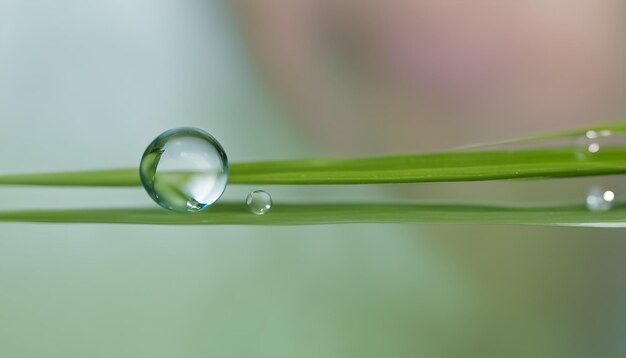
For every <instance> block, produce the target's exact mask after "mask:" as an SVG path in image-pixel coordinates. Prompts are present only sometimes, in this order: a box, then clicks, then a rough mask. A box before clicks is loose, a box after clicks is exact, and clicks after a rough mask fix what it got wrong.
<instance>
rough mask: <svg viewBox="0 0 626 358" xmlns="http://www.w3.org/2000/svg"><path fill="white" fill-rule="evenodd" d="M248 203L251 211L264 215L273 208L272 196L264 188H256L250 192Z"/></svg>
mask: <svg viewBox="0 0 626 358" xmlns="http://www.w3.org/2000/svg"><path fill="white" fill-rule="evenodd" d="M246 205H247V206H248V210H250V212H251V213H253V214H256V215H263V214H265V213H267V212H268V211H269V210H270V209H271V208H272V197H271V196H270V194H269V193H268V192H266V191H263V190H255V191H253V192H251V193H250V194H248V197H247V198H246Z"/></svg>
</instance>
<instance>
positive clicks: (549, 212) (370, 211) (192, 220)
mask: <svg viewBox="0 0 626 358" xmlns="http://www.w3.org/2000/svg"><path fill="white" fill-rule="evenodd" d="M0 222H28V223H99V224H102V223H109V224H150V225H278V226H296V225H323V224H351V223H435V224H437V223H438V224H518V225H546V226H586V227H626V205H625V204H624V203H621V204H619V205H618V206H616V207H615V208H614V209H613V210H610V211H607V212H591V211H588V210H587V209H586V208H585V207H584V205H579V204H559V205H550V206H517V207H516V206H503V205H480V204H451V203H448V204H436V203H435V204H433V203H430V204H374V203H359V204H354V203H352V204H351V203H332V204H279V205H276V206H275V207H274V208H273V209H272V211H271V212H270V213H268V214H266V215H262V216H258V215H253V214H251V213H249V212H248V211H247V209H246V208H245V206H244V205H242V204H241V203H218V204H216V205H214V206H212V207H211V208H209V209H207V210H206V211H204V212H201V213H198V214H194V215H181V214H176V213H171V212H168V211H165V210H162V209H91V210H84V209H81V210H35V211H13V212H0Z"/></svg>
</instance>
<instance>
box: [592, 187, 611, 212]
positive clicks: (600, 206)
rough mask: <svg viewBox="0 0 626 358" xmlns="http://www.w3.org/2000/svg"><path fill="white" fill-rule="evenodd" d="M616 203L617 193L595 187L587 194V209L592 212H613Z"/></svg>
mask: <svg viewBox="0 0 626 358" xmlns="http://www.w3.org/2000/svg"><path fill="white" fill-rule="evenodd" d="M614 202H615V193H614V192H613V191H611V190H604V189H602V188H599V187H594V188H591V189H590V190H589V193H587V200H586V203H587V209H589V210H590V211H608V210H611V208H612V207H613V204H614Z"/></svg>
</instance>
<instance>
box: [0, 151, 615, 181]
mask: <svg viewBox="0 0 626 358" xmlns="http://www.w3.org/2000/svg"><path fill="white" fill-rule="evenodd" d="M577 155H580V152H578V150H577V149H573V148H572V149H570V148H568V149H540V150H521V151H500V152H470V153H464V152H463V153H459V152H447V153H436V154H420V155H406V156H391V157H377V158H356V159H333V160H290V161H270V162H255V163H234V164H232V165H231V166H230V177H229V184H277V185H280V184H283V185H306V184H380V183H420V182H451V181H478V180H500V179H520V178H534V179H544V178H564V177H582V176H597V175H612V174H624V173H626V148H622V147H614V148H603V149H602V150H601V151H600V152H599V153H596V154H593V155H590V156H589V158H588V159H586V160H580V159H579V158H578V157H577ZM0 185H50V186H111V187H119V186H137V185H141V184H140V180H139V175H138V172H137V169H119V170H104V171H91V172H69V173H52V174H30V175H6V176H0Z"/></svg>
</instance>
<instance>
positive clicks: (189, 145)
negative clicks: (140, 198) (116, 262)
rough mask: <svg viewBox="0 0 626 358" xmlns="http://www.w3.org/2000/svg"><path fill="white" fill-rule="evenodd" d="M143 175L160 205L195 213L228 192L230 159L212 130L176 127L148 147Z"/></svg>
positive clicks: (142, 164)
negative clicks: (209, 131)
mask: <svg viewBox="0 0 626 358" xmlns="http://www.w3.org/2000/svg"><path fill="white" fill-rule="evenodd" d="M139 174H140V177H141V183H142V184H143V187H144V188H145V189H146V192H148V195H150V197H151V198H152V199H153V200H154V201H155V202H156V203H157V204H159V205H160V206H162V207H164V208H166V209H168V210H171V211H176V212H184V213H195V212H199V211H202V210H204V209H206V208H208V207H209V206H210V205H211V204H213V203H214V202H215V201H217V199H219V198H220V196H222V194H223V193H224V190H225V189H226V183H227V181H228V159H227V157H226V152H224V149H223V148H222V146H221V145H220V143H219V142H218V141H217V139H215V138H214V137H213V136H211V135H210V134H209V133H207V132H205V131H203V130H201V129H198V128H191V127H180V128H174V129H170V130H168V131H166V132H164V133H162V134H161V135H159V136H158V137H157V138H156V139H155V140H154V141H152V143H150V145H149V146H148V148H146V151H145V152H144V154H143V157H142V158H141V164H140V166H139Z"/></svg>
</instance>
